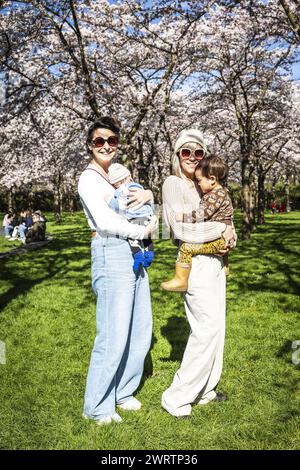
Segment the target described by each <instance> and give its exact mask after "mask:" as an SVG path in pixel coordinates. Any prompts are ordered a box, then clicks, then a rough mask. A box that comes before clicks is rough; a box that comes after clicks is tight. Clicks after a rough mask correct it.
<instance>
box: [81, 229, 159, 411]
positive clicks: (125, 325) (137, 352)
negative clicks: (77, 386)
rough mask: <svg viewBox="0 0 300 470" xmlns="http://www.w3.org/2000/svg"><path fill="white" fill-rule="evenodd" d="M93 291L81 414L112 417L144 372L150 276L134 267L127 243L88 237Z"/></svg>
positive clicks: (149, 322)
mask: <svg viewBox="0 0 300 470" xmlns="http://www.w3.org/2000/svg"><path fill="white" fill-rule="evenodd" d="M91 250H92V287H93V290H94V292H95V294H96V296H97V307H96V327H97V332H96V339H95V343H94V348H93V351H92V355H91V360H90V366H89V371H88V376H87V384H86V391H85V403H84V413H85V414H86V415H87V416H88V417H90V418H92V419H98V418H100V417H103V416H107V415H112V414H113V413H114V412H115V406H116V403H118V404H120V403H124V402H125V401H127V400H129V399H130V398H132V396H133V393H134V392H135V390H136V389H137V387H138V386H139V383H140V381H141V378H142V374H143V367H144V360H145V357H146V354H147V352H148V351H149V348H150V344H151V337H152V313H151V300H150V289H149V281H148V274H147V272H146V271H145V270H144V268H143V267H141V269H140V271H139V272H138V274H137V275H135V274H134V272H133V269H132V254H131V250H130V246H129V243H128V242H127V240H123V239H118V238H116V237H100V236H99V235H98V234H97V235H96V237H94V238H93V239H92V246H91Z"/></svg>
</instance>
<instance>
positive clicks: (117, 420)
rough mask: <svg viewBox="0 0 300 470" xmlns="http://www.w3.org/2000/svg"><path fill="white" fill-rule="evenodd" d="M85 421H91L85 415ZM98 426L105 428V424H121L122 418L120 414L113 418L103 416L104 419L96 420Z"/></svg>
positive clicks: (114, 415)
mask: <svg viewBox="0 0 300 470" xmlns="http://www.w3.org/2000/svg"><path fill="white" fill-rule="evenodd" d="M82 417H83V418H84V419H89V417H88V416H87V415H85V414H83V415H82ZM94 421H95V423H96V424H97V426H103V425H105V424H111V422H112V421H114V422H115V423H121V422H122V418H121V416H120V415H118V413H114V414H113V415H112V416H102V418H98V419H94Z"/></svg>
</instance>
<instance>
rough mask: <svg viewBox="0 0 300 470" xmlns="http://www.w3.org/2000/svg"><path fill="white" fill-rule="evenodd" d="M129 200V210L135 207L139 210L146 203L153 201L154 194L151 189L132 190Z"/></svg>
mask: <svg viewBox="0 0 300 470" xmlns="http://www.w3.org/2000/svg"><path fill="white" fill-rule="evenodd" d="M128 198H129V199H128V203H127V208H128V209H132V208H133V207H134V208H135V209H136V210H137V209H139V208H140V207H142V206H143V205H144V204H146V202H150V201H151V200H152V199H153V194H152V191H150V190H149V189H140V188H132V189H130V191H129V196H128Z"/></svg>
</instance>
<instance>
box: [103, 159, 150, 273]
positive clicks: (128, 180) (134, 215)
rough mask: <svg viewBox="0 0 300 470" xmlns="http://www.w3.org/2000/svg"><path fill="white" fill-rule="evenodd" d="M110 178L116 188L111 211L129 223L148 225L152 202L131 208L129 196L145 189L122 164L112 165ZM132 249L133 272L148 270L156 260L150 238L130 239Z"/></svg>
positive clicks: (109, 171)
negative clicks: (154, 259)
mask: <svg viewBox="0 0 300 470" xmlns="http://www.w3.org/2000/svg"><path fill="white" fill-rule="evenodd" d="M108 178H109V181H110V183H111V184H112V185H113V186H114V187H115V188H116V191H115V193H114V195H113V196H112V197H110V196H108V198H107V203H108V205H109V207H110V208H111V209H113V210H114V211H115V212H117V213H118V214H122V215H124V216H125V217H126V219H127V220H128V221H129V222H132V223H134V224H138V225H144V226H146V225H148V223H149V222H150V220H151V217H152V216H153V209H152V206H151V203H150V202H146V203H145V204H144V205H143V206H142V207H138V208H136V207H133V208H129V207H127V205H128V196H129V195H130V190H132V189H136V188H139V189H144V188H143V186H141V185H140V184H138V183H135V182H134V181H133V179H132V177H131V174H130V171H129V170H128V169H127V168H126V167H125V166H124V165H121V164H120V163H112V164H111V165H110V167H109V169H108ZM128 243H129V245H130V249H131V252H132V255H133V259H134V262H133V270H134V272H135V273H137V272H138V270H139V268H140V266H144V267H145V268H148V267H149V266H150V265H151V263H152V261H153V258H154V252H153V242H152V240H151V239H150V238H148V239H146V240H142V241H141V240H132V239H128Z"/></svg>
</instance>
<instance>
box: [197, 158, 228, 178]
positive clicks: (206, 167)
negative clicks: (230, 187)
mask: <svg viewBox="0 0 300 470" xmlns="http://www.w3.org/2000/svg"><path fill="white" fill-rule="evenodd" d="M198 170H201V173H202V175H203V176H205V178H209V177H210V176H215V178H216V180H217V182H218V183H221V184H222V183H224V182H225V181H226V179H227V176H228V171H229V168H228V165H227V163H225V162H224V160H223V159H222V158H221V157H218V156H217V155H209V156H208V157H206V158H203V160H200V162H199V163H198V165H197V167H196V171H198Z"/></svg>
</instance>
